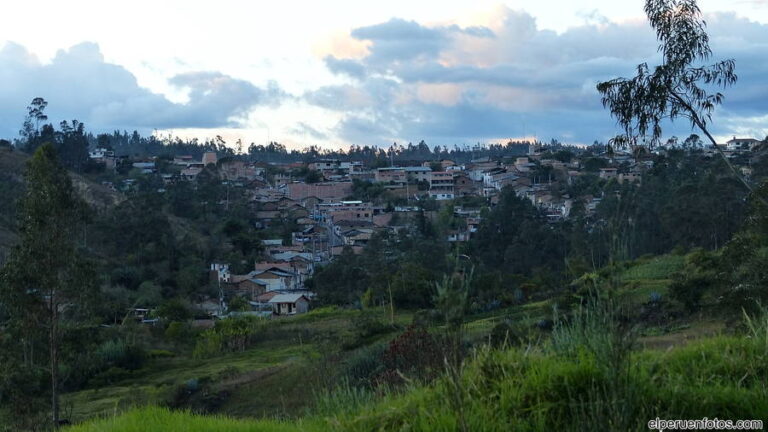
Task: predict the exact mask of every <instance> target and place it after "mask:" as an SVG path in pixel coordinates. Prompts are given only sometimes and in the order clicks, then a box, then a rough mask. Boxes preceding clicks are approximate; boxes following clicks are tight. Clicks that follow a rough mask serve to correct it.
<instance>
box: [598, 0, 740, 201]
mask: <svg viewBox="0 0 768 432" xmlns="http://www.w3.org/2000/svg"><path fill="white" fill-rule="evenodd" d="M645 13H646V15H648V19H649V21H650V23H651V27H653V29H654V30H655V31H656V37H657V39H658V40H659V51H660V52H661V53H662V56H663V63H662V64H661V65H659V66H656V67H654V68H653V69H651V67H649V66H648V64H647V63H642V64H640V65H638V66H637V74H636V75H635V77H634V78H629V79H627V78H615V79H612V80H610V81H606V82H601V83H599V84H598V85H597V90H598V91H599V92H600V94H601V95H602V101H603V106H605V107H607V108H608V109H610V111H611V115H612V116H613V117H615V118H616V120H617V122H618V123H619V125H620V126H621V127H622V128H623V129H624V134H623V135H621V136H619V137H617V138H616V139H614V143H615V144H616V145H619V146H631V147H634V146H635V145H637V144H638V141H639V140H642V139H649V142H650V145H655V144H658V143H659V140H660V138H661V134H662V127H661V122H662V121H664V120H670V121H674V120H675V119H677V118H680V117H682V118H687V119H688V120H689V121H690V122H691V126H692V127H698V128H699V129H700V130H701V131H702V132H703V133H704V134H705V135H706V136H707V138H709V140H710V141H711V143H712V145H713V146H714V147H715V148H716V149H717V151H718V152H720V155H721V156H722V157H723V159H724V160H725V161H726V163H727V164H728V166H729V167H730V168H731V171H732V172H733V174H734V175H735V176H736V177H737V178H738V179H740V180H741V182H742V183H743V184H744V186H745V187H746V188H747V189H748V190H750V191H751V190H752V188H751V186H750V185H749V184H748V183H747V182H746V181H745V180H744V179H743V178H742V176H741V175H740V174H739V173H738V172H737V171H736V169H735V168H734V167H733V165H731V163H730V162H729V161H728V159H727V158H726V157H725V154H724V153H723V151H722V149H721V148H720V147H719V146H718V145H717V142H716V141H715V139H714V138H713V137H712V135H711V134H710V132H709V130H708V128H707V124H708V122H710V121H711V120H712V112H713V111H714V109H715V107H716V106H717V105H720V104H721V103H722V101H723V95H722V94H721V93H719V92H714V93H712V88H717V87H722V88H727V87H729V86H731V85H733V84H734V83H735V82H736V80H737V76H736V74H735V72H734V69H735V62H734V60H732V59H729V60H723V61H720V62H717V63H714V64H711V65H706V64H702V63H704V62H705V61H707V60H709V58H710V57H711V56H712V50H711V49H710V48H709V36H708V35H707V32H706V23H705V22H704V20H703V19H702V16H701V10H700V9H699V6H698V5H697V3H696V0H646V2H645Z"/></svg>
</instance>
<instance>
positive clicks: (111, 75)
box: [0, 43, 285, 137]
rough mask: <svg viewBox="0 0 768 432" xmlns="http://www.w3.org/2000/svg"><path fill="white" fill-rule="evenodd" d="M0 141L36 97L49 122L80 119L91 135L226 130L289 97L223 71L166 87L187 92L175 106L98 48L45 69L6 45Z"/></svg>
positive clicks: (85, 46) (0, 76) (69, 54)
mask: <svg viewBox="0 0 768 432" xmlns="http://www.w3.org/2000/svg"><path fill="white" fill-rule="evenodd" d="M0 80H2V82H3V85H2V86H0V136H4V137H12V136H15V135H16V134H17V132H18V129H19V127H20V125H21V123H22V121H23V117H24V114H25V107H26V106H27V104H28V103H29V102H30V101H31V100H32V98H34V97H38V96H40V97H43V98H45V99H46V100H47V101H48V102H49V106H48V110H47V111H48V115H49V117H50V120H51V121H54V122H58V121H60V120H64V119H78V120H80V121H83V122H84V123H86V125H87V126H88V127H89V129H94V130H110V129H139V130H145V131H146V130H151V129H154V128H158V129H163V128H184V127H200V128H205V127H224V126H233V125H237V124H238V122H237V119H238V118H240V117H243V116H245V115H246V114H247V112H248V111H249V110H250V109H251V108H253V107H254V106H257V105H276V104H278V103H279V101H280V100H281V99H282V98H284V97H285V94H284V93H283V92H282V91H281V90H280V89H279V88H278V87H277V86H276V85H275V84H270V85H269V86H267V87H266V88H261V87H257V86H255V85H254V84H252V83H250V82H248V81H244V80H239V79H235V78H233V77H230V76H227V75H224V74H221V73H219V72H192V73H185V74H180V75H176V76H174V77H172V78H171V79H170V80H169V82H170V84H171V85H173V86H176V87H177V88H180V89H184V90H187V91H188V93H189V101H188V102H187V103H183V104H181V103H173V102H171V101H169V100H168V99H166V98H165V97H164V96H162V95H159V94H156V93H152V92H151V91H149V90H148V89H146V88H143V87H141V86H139V84H138V83H137V81H136V77H135V76H134V75H133V74H132V73H130V72H129V71H128V70H126V69H125V68H123V67H122V66H119V65H115V64H110V63H107V62H105V61H104V58H103V56H102V55H101V52H100V50H99V47H98V46H97V45H96V44H93V43H82V44H79V45H76V46H73V47H72V48H70V49H68V50H61V51H59V52H58V53H57V54H56V56H55V57H54V58H53V60H52V61H51V62H50V63H48V64H42V63H40V62H39V61H38V60H37V58H35V57H34V56H32V55H31V54H30V53H29V52H27V51H26V49H25V48H24V47H22V46H20V45H17V44H14V43H7V44H6V45H5V46H4V47H2V49H0Z"/></svg>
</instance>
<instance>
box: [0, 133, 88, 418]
mask: <svg viewBox="0 0 768 432" xmlns="http://www.w3.org/2000/svg"><path fill="white" fill-rule="evenodd" d="M26 181H27V187H26V190H25V195H24V196H23V197H22V199H21V201H20V211H19V243H18V244H17V245H16V246H15V247H14V248H13V250H12V251H11V253H10V256H9V259H8V261H7V262H6V263H5V265H4V266H3V268H2V270H1V271H0V305H2V306H3V312H4V313H3V320H2V322H0V328H2V329H3V331H4V332H7V334H8V335H10V336H12V338H17V339H16V340H17V341H18V344H13V340H12V338H0V342H3V344H2V345H0V350H3V351H4V354H5V355H4V356H0V361H2V362H15V363H17V366H18V367H19V368H21V369H18V370H19V372H21V373H26V374H28V375H27V376H30V375H29V374H30V373H31V374H32V376H34V375H35V374H38V373H39V372H41V371H46V372H47V374H48V375H49V379H50V387H49V389H50V397H51V420H52V422H53V425H54V427H57V426H58V424H59V392H60V381H61V377H60V360H61V359H62V358H63V354H67V353H64V352H62V350H61V345H62V339H63V337H64V336H65V332H66V331H67V327H66V326H65V322H64V320H65V319H66V318H73V320H80V319H81V318H82V317H81V316H80V314H81V311H82V310H84V306H85V305H86V304H88V303H90V302H91V301H92V300H93V298H92V295H93V287H94V285H93V280H94V276H93V273H92V270H91V266H89V265H88V264H87V263H86V262H85V261H84V260H83V259H82V257H81V255H80V253H79V252H78V250H77V246H76V241H75V235H76V232H77V230H76V229H77V225H78V223H79V222H80V218H81V215H82V211H81V208H82V207H81V206H84V205H85V203H84V202H83V201H82V200H81V199H80V198H79V197H78V196H77V194H76V192H75V190H74V188H73V186H72V181H71V179H70V177H69V173H68V172H67V171H66V169H64V167H62V166H61V164H60V163H59V162H58V159H57V157H56V154H55V150H54V149H53V146H52V145H51V144H44V145H42V146H40V147H39V148H38V149H37V150H36V151H35V153H34V155H33V156H32V158H31V159H30V160H29V162H28V165H27V172H26ZM11 346H13V347H18V348H17V349H15V350H14V351H15V352H16V356H15V358H14V355H11V354H12V353H11V352H10V350H9V348H10V347H11ZM35 348H37V349H35ZM5 366H7V365H6V364H4V363H3V364H0V367H2V369H6V368H5ZM0 390H2V389H1V388H0Z"/></svg>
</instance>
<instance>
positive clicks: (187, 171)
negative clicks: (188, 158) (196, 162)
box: [181, 166, 203, 180]
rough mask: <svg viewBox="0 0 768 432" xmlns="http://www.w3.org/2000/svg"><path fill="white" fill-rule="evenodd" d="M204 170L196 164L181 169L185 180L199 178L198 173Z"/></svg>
mask: <svg viewBox="0 0 768 432" xmlns="http://www.w3.org/2000/svg"><path fill="white" fill-rule="evenodd" d="M201 172H203V169H202V168H200V167H196V166H191V167H188V168H184V169H182V170H181V178H183V179H184V180H194V179H196V178H197V175H198V174H200V173H201Z"/></svg>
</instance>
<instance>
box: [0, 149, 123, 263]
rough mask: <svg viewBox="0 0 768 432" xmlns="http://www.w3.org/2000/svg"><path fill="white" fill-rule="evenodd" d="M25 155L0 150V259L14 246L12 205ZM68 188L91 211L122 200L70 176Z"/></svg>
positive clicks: (19, 186) (21, 179) (20, 183)
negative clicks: (81, 199) (70, 180)
mask: <svg viewBox="0 0 768 432" xmlns="http://www.w3.org/2000/svg"><path fill="white" fill-rule="evenodd" d="M27 159H29V155H27V154H25V153H23V152H20V151H9V150H8V148H5V147H3V148H0V256H2V255H3V254H4V253H5V251H7V250H8V248H10V247H11V246H12V245H13V244H14V243H15V242H16V239H17V237H16V229H15V225H16V222H15V219H16V216H15V215H16V201H17V200H18V199H19V198H20V197H21V195H22V193H23V191H24V172H25V170H26V163H27ZM71 177H72V184H73V186H74V187H75V189H76V190H77V191H78V192H79V193H80V196H81V197H82V198H83V199H84V200H85V201H86V202H87V203H88V204H90V205H91V206H92V207H93V208H94V209H95V210H97V211H102V210H105V209H107V208H111V207H113V206H115V205H117V204H118V203H120V202H121V201H122V200H123V199H124V196H123V195H122V194H120V193H118V192H115V191H113V190H111V189H109V188H107V187H105V186H102V185H101V184H98V183H95V182H93V181H91V180H89V179H87V178H86V177H84V176H81V175H78V174H72V175H71Z"/></svg>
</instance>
